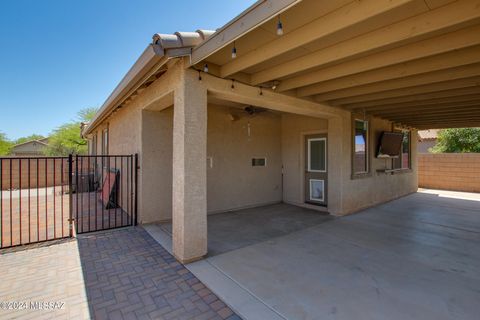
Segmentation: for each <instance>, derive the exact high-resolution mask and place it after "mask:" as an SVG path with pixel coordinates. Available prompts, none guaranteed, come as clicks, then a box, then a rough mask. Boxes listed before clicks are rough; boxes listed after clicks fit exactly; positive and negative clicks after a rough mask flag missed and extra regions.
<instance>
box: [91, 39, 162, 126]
mask: <svg viewBox="0 0 480 320" xmlns="http://www.w3.org/2000/svg"><path fill="white" fill-rule="evenodd" d="M167 60H168V58H166V57H162V56H159V55H157V54H156V53H155V51H154V49H153V46H152V45H148V46H147V48H146V49H145V50H144V51H143V53H142V55H141V56H140V57H139V58H138V60H137V61H136V62H135V64H134V65H133V66H132V67H131V68H130V70H129V71H128V72H127V74H126V75H125V76H124V77H123V79H122V80H121V81H120V83H119V84H118V85H117V87H116V88H115V90H113V92H112V93H111V94H110V96H109V97H108V98H107V100H106V101H105V102H104V104H103V105H102V107H101V108H100V110H99V111H98V112H97V114H96V115H95V117H94V118H93V120H92V121H91V122H90V123H89V125H88V127H87V128H86V129H85V134H90V133H91V132H92V130H93V129H94V128H95V127H96V126H97V125H98V124H99V123H100V122H101V121H103V120H104V119H105V117H107V116H108V114H109V113H110V112H111V111H113V109H115V108H116V107H117V106H118V104H119V103H121V102H122V100H124V99H125V98H127V97H128V95H129V94H131V93H133V91H135V90H136V89H138V87H139V86H141V85H142V83H143V82H144V81H145V80H146V78H148V77H149V76H150V75H151V74H152V69H153V72H155V71H156V70H158V68H159V67H160V66H161V65H163V64H164V63H165V62H166V61H167Z"/></svg>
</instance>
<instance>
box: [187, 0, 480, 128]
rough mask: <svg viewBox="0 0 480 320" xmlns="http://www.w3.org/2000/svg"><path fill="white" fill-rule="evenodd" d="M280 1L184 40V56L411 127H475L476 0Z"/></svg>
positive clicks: (478, 96)
mask: <svg viewBox="0 0 480 320" xmlns="http://www.w3.org/2000/svg"><path fill="white" fill-rule="evenodd" d="M259 3H264V5H268V3H274V2H272V1H263V2H262V1H260V2H259ZM259 3H257V5H259ZM283 5H284V7H283V10H281V9H279V8H277V9H278V10H277V13H279V12H281V15H280V17H278V15H273V16H272V14H271V13H272V12H270V15H269V18H268V19H267V18H266V20H264V21H263V22H262V23H258V22H257V23H254V22H253V21H254V20H251V17H252V16H254V14H255V13H256V14H257V16H261V15H260V14H259V13H261V10H260V9H256V8H255V7H252V8H251V10H252V11H251V12H250V13H248V14H247V16H244V17H243V18H242V17H241V18H240V19H244V21H241V22H238V19H237V20H234V21H233V22H232V23H230V24H229V25H227V26H226V27H225V28H223V29H221V30H220V31H219V32H218V33H216V34H215V36H214V37H212V38H210V39H209V40H208V41H205V42H203V43H202V44H201V45H199V46H197V47H195V48H193V51H192V62H193V63H196V67H197V68H203V65H204V64H205V63H207V64H208V65H209V70H210V71H209V72H210V73H211V74H214V75H216V76H218V77H221V78H225V79H236V80H238V81H242V82H244V83H247V84H249V85H251V86H262V87H272V86H273V85H275V87H276V91H277V92H279V93H285V94H288V95H290V96H296V97H299V98H306V99H309V100H313V101H317V102H321V103H322V104H324V105H325V104H326V105H331V106H335V107H338V108H341V109H346V110H349V111H353V112H361V113H367V114H371V115H375V116H379V117H382V118H384V119H388V120H391V121H393V122H395V123H398V124H402V125H406V126H410V127H415V128H418V129H430V128H445V127H469V126H480V1H478V0H458V1H453V0H425V1H424V0H364V1H352V0H335V1H317V0H303V1H296V2H295V1H291V3H290V5H288V6H287V5H286V4H285V3H283ZM255 10H258V12H256V11H255ZM267 16H268V15H265V17H267ZM248 17H250V19H248ZM278 19H280V20H281V22H282V24H283V28H284V29H283V30H284V34H283V35H282V36H278V35H277V34H276V31H277V23H278ZM237 22H238V23H237ZM249 23H250V24H249ZM242 28H243V29H242ZM219 39H221V40H219ZM233 41H235V47H236V50H237V51H236V52H237V57H236V58H235V59H233V58H232V56H231V52H232V47H233Z"/></svg>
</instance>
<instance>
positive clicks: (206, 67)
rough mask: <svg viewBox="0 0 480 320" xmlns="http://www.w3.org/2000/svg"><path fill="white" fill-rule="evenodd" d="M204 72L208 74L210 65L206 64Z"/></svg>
mask: <svg viewBox="0 0 480 320" xmlns="http://www.w3.org/2000/svg"><path fill="white" fill-rule="evenodd" d="M203 72H205V73H208V64H206V63H205V66H204V67H203Z"/></svg>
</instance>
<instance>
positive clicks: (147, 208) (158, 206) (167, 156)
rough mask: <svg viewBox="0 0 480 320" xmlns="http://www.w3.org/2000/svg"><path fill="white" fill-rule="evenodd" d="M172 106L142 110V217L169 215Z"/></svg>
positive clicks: (143, 218) (143, 219)
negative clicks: (157, 110)
mask: <svg viewBox="0 0 480 320" xmlns="http://www.w3.org/2000/svg"><path fill="white" fill-rule="evenodd" d="M172 133H173V107H170V108H167V109H165V110H163V111H160V112H156V111H143V112H142V145H143V155H142V159H143V161H142V171H143V172H144V173H146V174H144V175H143V179H142V183H143V189H142V190H143V194H142V201H143V207H142V212H141V220H142V221H144V222H147V221H162V220H169V219H171V217H172V148H173V136H172Z"/></svg>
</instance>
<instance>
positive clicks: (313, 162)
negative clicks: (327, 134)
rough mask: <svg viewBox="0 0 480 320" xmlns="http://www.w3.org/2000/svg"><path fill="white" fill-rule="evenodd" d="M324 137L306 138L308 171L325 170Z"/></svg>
mask: <svg viewBox="0 0 480 320" xmlns="http://www.w3.org/2000/svg"><path fill="white" fill-rule="evenodd" d="M325 142H326V141H325V139H310V140H308V144H309V145H308V147H309V156H310V159H309V171H325V169H326V163H325V162H326V159H325V156H326V143H325Z"/></svg>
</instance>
